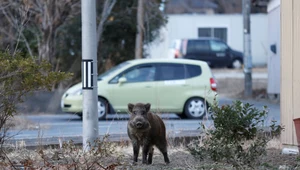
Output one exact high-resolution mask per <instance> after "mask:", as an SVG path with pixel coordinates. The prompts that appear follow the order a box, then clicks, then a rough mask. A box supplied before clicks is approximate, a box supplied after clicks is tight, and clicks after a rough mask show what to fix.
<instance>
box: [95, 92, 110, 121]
mask: <svg viewBox="0 0 300 170" xmlns="http://www.w3.org/2000/svg"><path fill="white" fill-rule="evenodd" d="M97 103H98V111H97V112H98V119H99V120H104V119H105V118H106V114H107V111H108V103H107V101H106V100H105V99H103V98H101V97H98V102H97Z"/></svg>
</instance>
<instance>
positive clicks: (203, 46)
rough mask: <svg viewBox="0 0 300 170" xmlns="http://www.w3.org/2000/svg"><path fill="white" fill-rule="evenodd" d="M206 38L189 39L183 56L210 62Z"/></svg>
mask: <svg viewBox="0 0 300 170" xmlns="http://www.w3.org/2000/svg"><path fill="white" fill-rule="evenodd" d="M210 55H211V54H210V47H209V42H208V40H189V41H188V42H187V47H186V55H185V58H188V59H194V60H202V61H206V62H208V64H210V62H211V56H210Z"/></svg>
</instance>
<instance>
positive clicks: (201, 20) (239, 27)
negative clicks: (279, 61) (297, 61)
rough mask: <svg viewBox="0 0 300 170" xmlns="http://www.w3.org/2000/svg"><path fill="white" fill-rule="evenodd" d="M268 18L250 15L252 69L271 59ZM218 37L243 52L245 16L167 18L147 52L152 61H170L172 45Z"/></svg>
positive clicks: (188, 15)
mask: <svg viewBox="0 0 300 170" xmlns="http://www.w3.org/2000/svg"><path fill="white" fill-rule="evenodd" d="M267 31H268V18H267V15H266V14H252V15H251V41H252V43H251V47H252V61H253V66H265V65H266V64H267V56H268V48H269V45H268V33H267ZM199 36H215V37H218V38H221V39H223V40H224V41H225V42H227V44H228V45H229V46H230V47H231V48H233V49H235V50H238V51H241V52H243V16H242V14H222V15H221V14H220V15H203V14H180V15H177V14H176V15H175V14H174V15H168V23H167V25H166V27H165V28H162V30H161V37H160V38H159V39H158V40H157V41H155V42H154V43H153V44H152V45H150V46H149V48H148V53H149V56H150V57H153V58H163V57H168V52H169V47H171V44H172V41H174V40H175V39H181V38H198V37H199Z"/></svg>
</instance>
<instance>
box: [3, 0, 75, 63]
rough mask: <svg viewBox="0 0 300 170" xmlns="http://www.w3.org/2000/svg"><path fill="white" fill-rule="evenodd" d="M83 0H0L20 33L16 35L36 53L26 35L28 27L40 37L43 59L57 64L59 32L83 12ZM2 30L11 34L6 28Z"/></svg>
mask: <svg viewBox="0 0 300 170" xmlns="http://www.w3.org/2000/svg"><path fill="white" fill-rule="evenodd" d="M79 2H80V1H79V0H64V1H61V0H43V1H41V0H20V1H15V0H4V1H1V2H0V10H1V12H2V13H3V14H4V15H5V18H6V20H7V21H8V23H9V24H10V25H11V26H12V27H13V28H14V30H15V32H16V33H17V34H16V36H15V37H13V38H14V39H16V40H22V41H23V42H25V44H26V47H27V49H28V51H29V53H30V54H31V55H32V52H31V51H32V50H31V49H30V47H29V45H28V41H27V40H26V37H25V36H24V34H23V32H24V29H27V30H28V31H30V32H31V33H32V34H33V35H34V36H35V38H36V39H37V42H38V43H37V44H38V56H39V59H40V60H41V59H46V60H48V61H50V62H51V63H53V60H54V58H55V52H56V50H55V38H56V32H57V30H58V28H59V27H60V26H61V25H63V24H64V22H65V21H66V20H67V19H68V18H69V17H71V16H74V15H76V14H77V13H79V12H80V3H79ZM16 14H17V15H16ZM1 31H2V32H4V33H6V34H8V33H7V32H5V30H1ZM10 35H11V36H14V35H12V34H10ZM31 38H32V37H31Z"/></svg>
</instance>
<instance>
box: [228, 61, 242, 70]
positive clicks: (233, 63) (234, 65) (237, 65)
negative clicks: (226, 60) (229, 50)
mask: <svg viewBox="0 0 300 170" xmlns="http://www.w3.org/2000/svg"><path fill="white" fill-rule="evenodd" d="M242 66H243V63H242V61H241V60H240V59H237V58H236V59H233V60H232V61H231V64H230V66H229V68H234V69H240V68H242Z"/></svg>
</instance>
